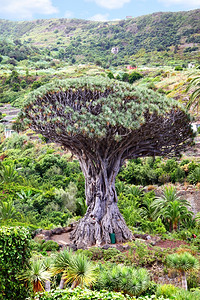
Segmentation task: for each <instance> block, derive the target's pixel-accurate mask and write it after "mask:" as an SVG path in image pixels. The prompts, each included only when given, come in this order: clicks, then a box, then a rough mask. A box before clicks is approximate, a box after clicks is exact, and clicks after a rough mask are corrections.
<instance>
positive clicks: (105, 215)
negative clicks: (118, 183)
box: [71, 162, 133, 248]
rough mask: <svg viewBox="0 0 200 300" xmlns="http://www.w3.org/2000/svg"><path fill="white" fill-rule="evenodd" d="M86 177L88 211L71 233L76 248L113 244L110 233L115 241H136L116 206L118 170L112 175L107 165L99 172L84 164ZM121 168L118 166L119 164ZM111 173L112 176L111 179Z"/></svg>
mask: <svg viewBox="0 0 200 300" xmlns="http://www.w3.org/2000/svg"><path fill="white" fill-rule="evenodd" d="M81 167H82V170H83V172H84V175H85V179H86V184H85V193H86V203H87V206H88V208H87V212H86V214H85V216H84V217H83V218H82V219H81V220H80V221H79V223H78V225H77V228H76V229H75V231H74V232H72V235H71V239H72V240H73V242H74V243H75V244H76V245H77V247H78V248H79V247H80V248H81V247H87V246H91V245H98V246H99V245H101V244H104V243H111V239H110V234H111V233H115V237H116V242H125V241H127V240H131V239H132V238H133V236H132V233H131V231H130V230H129V229H128V227H127V225H126V223H125V221H124V219H123V217H122V215H121V213H120V212H119V209H118V206H117V194H116V190H115V176H116V174H117V173H118V170H117V169H116V164H115V168H113V171H112V172H110V171H109V170H108V169H107V168H106V165H105V164H104V165H103V167H102V169H100V171H99V172H96V173H95V169H94V168H93V170H92V168H91V167H90V166H87V165H86V164H84V163H83V162H81ZM118 169H119V164H118ZM108 174H109V176H108Z"/></svg>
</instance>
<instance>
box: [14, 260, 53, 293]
mask: <svg viewBox="0 0 200 300" xmlns="http://www.w3.org/2000/svg"><path fill="white" fill-rule="evenodd" d="M18 278H19V279H20V280H24V281H28V282H31V283H32V286H33V292H34V293H37V292H41V291H44V287H43V283H44V282H45V281H47V280H50V278H51V273H50V272H49V271H47V270H46V267H45V265H44V263H43V261H42V260H41V259H32V261H31V268H30V269H28V270H26V271H25V272H24V273H23V274H20V275H19V276H18Z"/></svg>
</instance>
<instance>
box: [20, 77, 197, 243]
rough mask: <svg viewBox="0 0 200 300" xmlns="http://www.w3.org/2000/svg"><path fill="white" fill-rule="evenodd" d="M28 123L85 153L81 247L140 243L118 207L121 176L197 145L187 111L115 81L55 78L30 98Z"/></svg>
mask: <svg viewBox="0 0 200 300" xmlns="http://www.w3.org/2000/svg"><path fill="white" fill-rule="evenodd" d="M21 118H22V119H23V120H24V122H25V123H26V124H29V126H30V127H31V128H32V129H33V130H35V131H37V132H38V133H41V134H42V135H43V136H45V137H46V138H49V140H51V141H54V142H57V143H61V144H62V145H63V146H64V147H66V148H68V149H69V150H70V151H71V152H72V153H73V154H75V155H76V156H77V158H78V159H79V162H80V166H81V169H82V171H83V174H84V176H85V180H86V183H85V191H86V203H87V206H88V209H87V212H86V215H85V216H84V218H83V219H82V220H81V221H80V222H79V224H78V226H77V228H76V230H75V231H74V232H73V236H72V238H73V239H74V242H75V243H76V244H77V245H78V246H79V244H81V243H84V244H85V245H87V246H88V245H92V244H95V243H101V242H110V235H109V234H110V233H113V232H114V233H115V234H116V240H117V241H118V242H119V241H125V240H128V239H131V238H132V233H131V232H130V230H129V229H128V228H127V226H126V224H125V222H124V220H123V218H122V216H121V214H120V212H119V209H118V207H117V194H116V191H115V177H116V175H117V174H118V172H119V169H120V167H121V166H122V165H123V163H124V161H125V160H126V159H130V158H137V157H144V156H156V155H157V156H163V155H172V156H173V155H179V153H180V151H182V150H184V149H185V148H186V147H187V146H188V145H190V144H191V142H192V140H193V131H192V129H191V124H190V117H189V115H187V114H186V112H185V111H184V110H183V108H182V106H181V105H180V104H179V103H178V102H175V101H174V100H172V99H168V98H166V97H164V96H162V95H160V94H156V93H155V92H153V91H152V90H147V89H145V88H136V87H133V86H132V85H130V84H126V83H121V82H118V81H116V82H113V80H109V79H107V78H102V77H101V78H82V79H80V78H78V79H69V80H64V81H55V84H54V85H52V84H48V85H46V86H45V87H42V88H40V89H39V90H38V91H35V92H34V93H32V94H30V96H29V97H28V99H27V102H26V104H25V106H24V109H23V110H22V112H21Z"/></svg>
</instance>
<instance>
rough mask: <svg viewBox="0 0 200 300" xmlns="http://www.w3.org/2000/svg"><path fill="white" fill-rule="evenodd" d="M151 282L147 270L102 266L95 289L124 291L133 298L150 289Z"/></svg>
mask: <svg viewBox="0 0 200 300" xmlns="http://www.w3.org/2000/svg"><path fill="white" fill-rule="evenodd" d="M149 284H150V280H149V275H148V272H147V270H145V269H134V268H132V267H126V266H121V265H117V266H112V267H111V268H109V267H108V268H106V267H105V266H102V265H101V266H100V272H99V277H98V280H97V282H96V283H95V285H94V288H95V289H99V290H101V289H106V290H109V291H123V292H124V293H125V294H129V295H131V296H139V295H141V294H142V293H143V292H144V291H146V290H147V289H148V287H149Z"/></svg>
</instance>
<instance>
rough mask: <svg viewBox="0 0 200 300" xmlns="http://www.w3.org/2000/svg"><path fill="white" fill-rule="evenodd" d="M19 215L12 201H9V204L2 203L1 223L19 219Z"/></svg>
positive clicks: (0, 208)
mask: <svg viewBox="0 0 200 300" xmlns="http://www.w3.org/2000/svg"><path fill="white" fill-rule="evenodd" d="M18 216H19V213H18V212H17V211H16V209H15V207H14V205H13V202H12V200H8V201H7V202H4V201H1V202H0V221H3V222H5V221H7V220H10V219H14V218H17V217H18Z"/></svg>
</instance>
